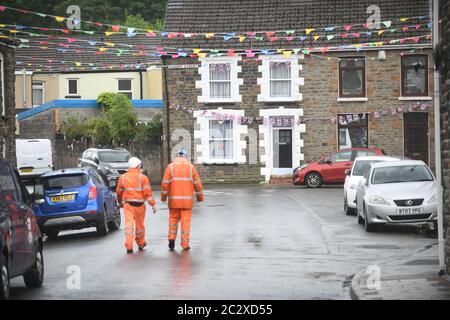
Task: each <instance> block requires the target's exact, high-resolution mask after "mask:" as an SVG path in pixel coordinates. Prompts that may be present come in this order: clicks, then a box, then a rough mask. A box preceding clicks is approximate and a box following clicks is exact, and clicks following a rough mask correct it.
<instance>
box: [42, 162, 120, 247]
mask: <svg viewBox="0 0 450 320" xmlns="http://www.w3.org/2000/svg"><path fill="white" fill-rule="evenodd" d="M113 188H114V185H110V186H108V185H107V184H106V182H105V180H104V179H103V178H102V177H101V175H100V174H99V173H98V172H97V171H96V170H95V169H94V168H91V167H85V168H74V169H63V170H57V171H52V172H48V173H45V174H43V175H42V176H41V177H40V178H39V181H38V183H37V184H36V185H35V186H34V200H35V202H34V211H35V214H36V217H37V221H38V225H39V228H40V230H41V232H43V233H45V234H46V235H47V236H48V237H49V238H56V237H57V236H58V234H59V231H61V230H78V229H83V228H89V227H96V228H97V233H98V234H99V235H106V234H108V232H109V230H117V229H119V228H120V223H121V218H120V209H119V206H118V203H117V198H116V195H115V193H114V192H113V190H111V189H113Z"/></svg>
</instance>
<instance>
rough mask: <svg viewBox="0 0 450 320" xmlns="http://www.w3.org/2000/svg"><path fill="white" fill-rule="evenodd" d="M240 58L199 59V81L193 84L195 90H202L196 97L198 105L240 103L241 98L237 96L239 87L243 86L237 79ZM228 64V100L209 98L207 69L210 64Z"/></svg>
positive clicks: (241, 81) (241, 80)
mask: <svg viewBox="0 0 450 320" xmlns="http://www.w3.org/2000/svg"><path fill="white" fill-rule="evenodd" d="M241 60H242V57H241V56H238V57H207V58H202V59H200V63H201V65H200V67H199V68H198V73H199V74H200V76H201V80H199V81H196V82H195V87H196V88H197V89H202V94H201V95H200V96H198V97H197V101H198V102H199V103H235V102H242V96H241V95H240V94H239V86H241V85H243V84H244V80H243V79H240V78H238V73H239V72H242V67H241V66H238V61H241ZM221 63H224V64H227V63H228V64H230V80H229V81H230V83H231V84H230V86H231V88H230V98H228V99H217V98H214V99H213V98H211V92H210V79H209V78H210V77H209V69H210V65H211V64H221Z"/></svg>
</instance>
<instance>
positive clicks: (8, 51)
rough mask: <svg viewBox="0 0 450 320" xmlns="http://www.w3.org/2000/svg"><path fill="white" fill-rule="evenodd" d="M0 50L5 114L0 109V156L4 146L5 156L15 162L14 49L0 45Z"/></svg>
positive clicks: (0, 101)
mask: <svg viewBox="0 0 450 320" xmlns="http://www.w3.org/2000/svg"><path fill="white" fill-rule="evenodd" d="M0 52H1V53H2V54H3V70H4V83H3V84H2V85H3V87H4V98H5V115H4V116H1V111H0V117H1V118H0V151H1V152H0V157H2V156H3V148H5V158H6V159H8V160H11V161H12V162H13V163H15V162H16V160H15V159H16V143H15V131H16V129H15V118H14V117H15V93H14V79H15V75H14V65H15V60H14V49H13V48H10V47H7V46H4V45H0ZM1 99H2V98H1V97H0V103H3V101H2V100H1ZM0 110H1V109H0ZM3 141H4V143H3Z"/></svg>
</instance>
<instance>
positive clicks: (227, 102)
mask: <svg viewBox="0 0 450 320" xmlns="http://www.w3.org/2000/svg"><path fill="white" fill-rule="evenodd" d="M235 103H238V101H231V100H209V101H205V102H204V104H235Z"/></svg>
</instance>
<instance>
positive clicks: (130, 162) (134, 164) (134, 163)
mask: <svg viewBox="0 0 450 320" xmlns="http://www.w3.org/2000/svg"><path fill="white" fill-rule="evenodd" d="M141 163H142V161H141V160H139V159H138V158H136V157H131V158H130V160H128V167H129V168H137V167H139V166H140V165H141Z"/></svg>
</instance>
